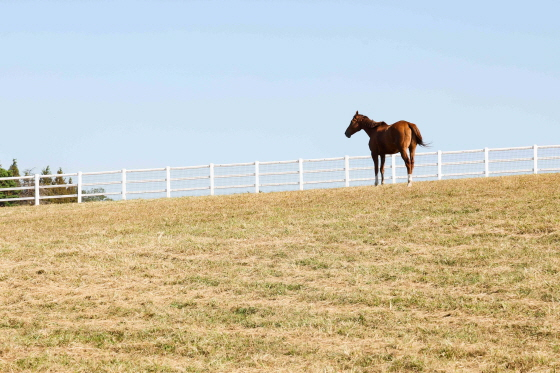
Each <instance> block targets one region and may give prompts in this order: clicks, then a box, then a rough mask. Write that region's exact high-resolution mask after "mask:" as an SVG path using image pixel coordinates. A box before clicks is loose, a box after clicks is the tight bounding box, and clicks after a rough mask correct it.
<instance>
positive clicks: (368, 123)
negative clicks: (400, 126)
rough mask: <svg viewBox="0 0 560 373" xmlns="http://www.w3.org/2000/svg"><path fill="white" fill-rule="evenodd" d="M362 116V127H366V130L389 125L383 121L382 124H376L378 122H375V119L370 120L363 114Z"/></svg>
mask: <svg viewBox="0 0 560 373" xmlns="http://www.w3.org/2000/svg"><path fill="white" fill-rule="evenodd" d="M360 115H361V116H362V127H366V128H375V127H377V126H380V125H382V124H385V125H387V123H385V122H383V121H381V122H376V121H374V120H373V119H369V118H368V117H367V115H363V114H360ZM364 119H365V120H364Z"/></svg>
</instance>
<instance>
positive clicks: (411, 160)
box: [408, 142, 416, 186]
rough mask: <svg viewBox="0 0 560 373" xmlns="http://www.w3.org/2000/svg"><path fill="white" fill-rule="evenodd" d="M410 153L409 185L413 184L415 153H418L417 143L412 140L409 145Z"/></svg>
mask: <svg viewBox="0 0 560 373" xmlns="http://www.w3.org/2000/svg"><path fill="white" fill-rule="evenodd" d="M408 152H409V153H410V172H409V174H408V185H409V186H410V185H412V173H413V172H414V155H415V154H416V143H415V142H412V143H411V144H410V146H409V147H408Z"/></svg>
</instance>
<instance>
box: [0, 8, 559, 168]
mask: <svg viewBox="0 0 560 373" xmlns="http://www.w3.org/2000/svg"><path fill="white" fill-rule="evenodd" d="M559 14H560V2H558V1H530V2H529V1H524V2H517V1H488V0H486V1H476V0H475V1H468V2H456V1H429V0H427V1H310V0H297V1H239V0H229V1H163V0H160V1H140V0H134V1H119V0H117V1H25V0H17V1H6V0H0V126H1V131H2V132H1V134H2V135H1V139H2V141H1V143H0V163H1V164H2V165H3V166H4V167H8V166H9V165H10V163H11V160H12V158H17V159H18V162H19V166H20V169H22V170H23V169H27V168H35V171H37V172H39V171H40V169H41V168H44V167H45V166H46V165H50V166H51V169H58V167H62V168H63V170H64V171H66V172H76V171H85V172H86V171H103V170H116V169H121V168H127V169H135V168H153V167H165V166H189V165H199V164H208V163H210V162H213V163H237V162H252V161H255V160H259V161H273V160H291V159H297V158H324V157H339V156H344V155H367V154H368V153H369V151H368V148H367V141H368V137H367V135H366V134H365V133H363V132H361V133H358V134H356V135H355V136H354V137H352V138H351V139H347V138H346V137H345V136H344V130H345V129H346V127H347V126H348V124H349V122H350V119H351V118H352V115H353V114H354V113H355V112H356V110H359V111H360V112H361V113H363V114H366V115H368V116H369V117H370V118H371V119H374V120H377V121H381V120H383V121H385V122H387V123H389V124H391V123H393V122H396V121H398V120H407V121H410V122H413V123H416V124H417V125H418V126H419V128H420V130H421V131H422V134H423V136H424V139H425V140H427V141H429V142H431V143H432V148H431V149H432V150H464V149H479V148H484V147H509V146H525V145H533V144H538V145H550V144H560V46H559V45H560V22H559V21H558V15H559ZM419 151H425V150H424V149H419Z"/></svg>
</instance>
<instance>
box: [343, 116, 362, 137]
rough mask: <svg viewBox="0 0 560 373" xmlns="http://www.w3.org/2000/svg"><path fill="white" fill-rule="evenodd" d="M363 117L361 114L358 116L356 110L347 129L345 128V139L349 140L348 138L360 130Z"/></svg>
mask: <svg viewBox="0 0 560 373" xmlns="http://www.w3.org/2000/svg"><path fill="white" fill-rule="evenodd" d="M363 117H364V116H363V115H362V114H358V111H357V110H356V114H354V117H352V120H351V121H350V125H348V128H346V132H344V134H345V135H346V137H348V138H350V136H352V135H353V134H355V133H356V132H358V131H360V130H361V129H362V125H361V119H362V118H363Z"/></svg>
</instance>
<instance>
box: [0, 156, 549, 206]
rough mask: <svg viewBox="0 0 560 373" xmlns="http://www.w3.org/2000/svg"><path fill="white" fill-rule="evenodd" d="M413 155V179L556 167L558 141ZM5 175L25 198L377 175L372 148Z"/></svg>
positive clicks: (334, 182) (255, 189)
mask: <svg viewBox="0 0 560 373" xmlns="http://www.w3.org/2000/svg"><path fill="white" fill-rule="evenodd" d="M415 159H416V162H415V163H416V164H415V169H414V179H415V180H417V181H418V180H441V179H450V178H464V177H488V176H495V175H513V174H523V173H545V172H559V171H560V145H549V146H537V145H534V146H527V147H519V148H502V149H488V148H486V149H478V150H464V151H448V152H442V151H436V152H429V153H417V154H416V158H415ZM53 178H58V180H59V181H60V180H64V183H59V184H53V181H52V180H53ZM72 178H74V179H72ZM9 180H13V181H15V182H16V183H17V186H15V187H14V186H12V187H4V188H0V193H4V195H6V194H9V195H10V196H11V198H3V199H0V202H13V201H28V203H34V204H35V205H39V204H40V201H42V200H50V199H57V198H66V199H68V200H67V201H73V202H78V203H80V202H86V201H92V200H126V199H131V198H161V197H180V196H195V195H204V194H210V195H214V194H231V193H259V192H272V191H287V190H303V189H306V188H307V189H309V188H311V189H313V188H328V187H345V186H346V187H348V186H357V185H370V184H372V183H373V182H374V180H375V175H374V168H373V161H372V160H371V157H370V156H358V157H349V156H345V157H339V158H326V159H299V160H293V161H279V162H258V161H257V162H251V163H237V164H209V165H203V166H190V167H165V168H155V169H143V170H126V169H123V170H118V171H104V172H77V173H71V174H62V175H33V176H20V177H9V178H0V185H4V184H5V182H6V181H9ZM406 180H407V175H406V167H405V166H404V163H403V161H402V159H401V157H400V155H398V154H395V155H392V156H387V162H386V165H385V181H386V182H387V183H397V182H399V181H406ZM3 182H4V183H3ZM0 195H1V194H0ZM22 195H23V197H22Z"/></svg>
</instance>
